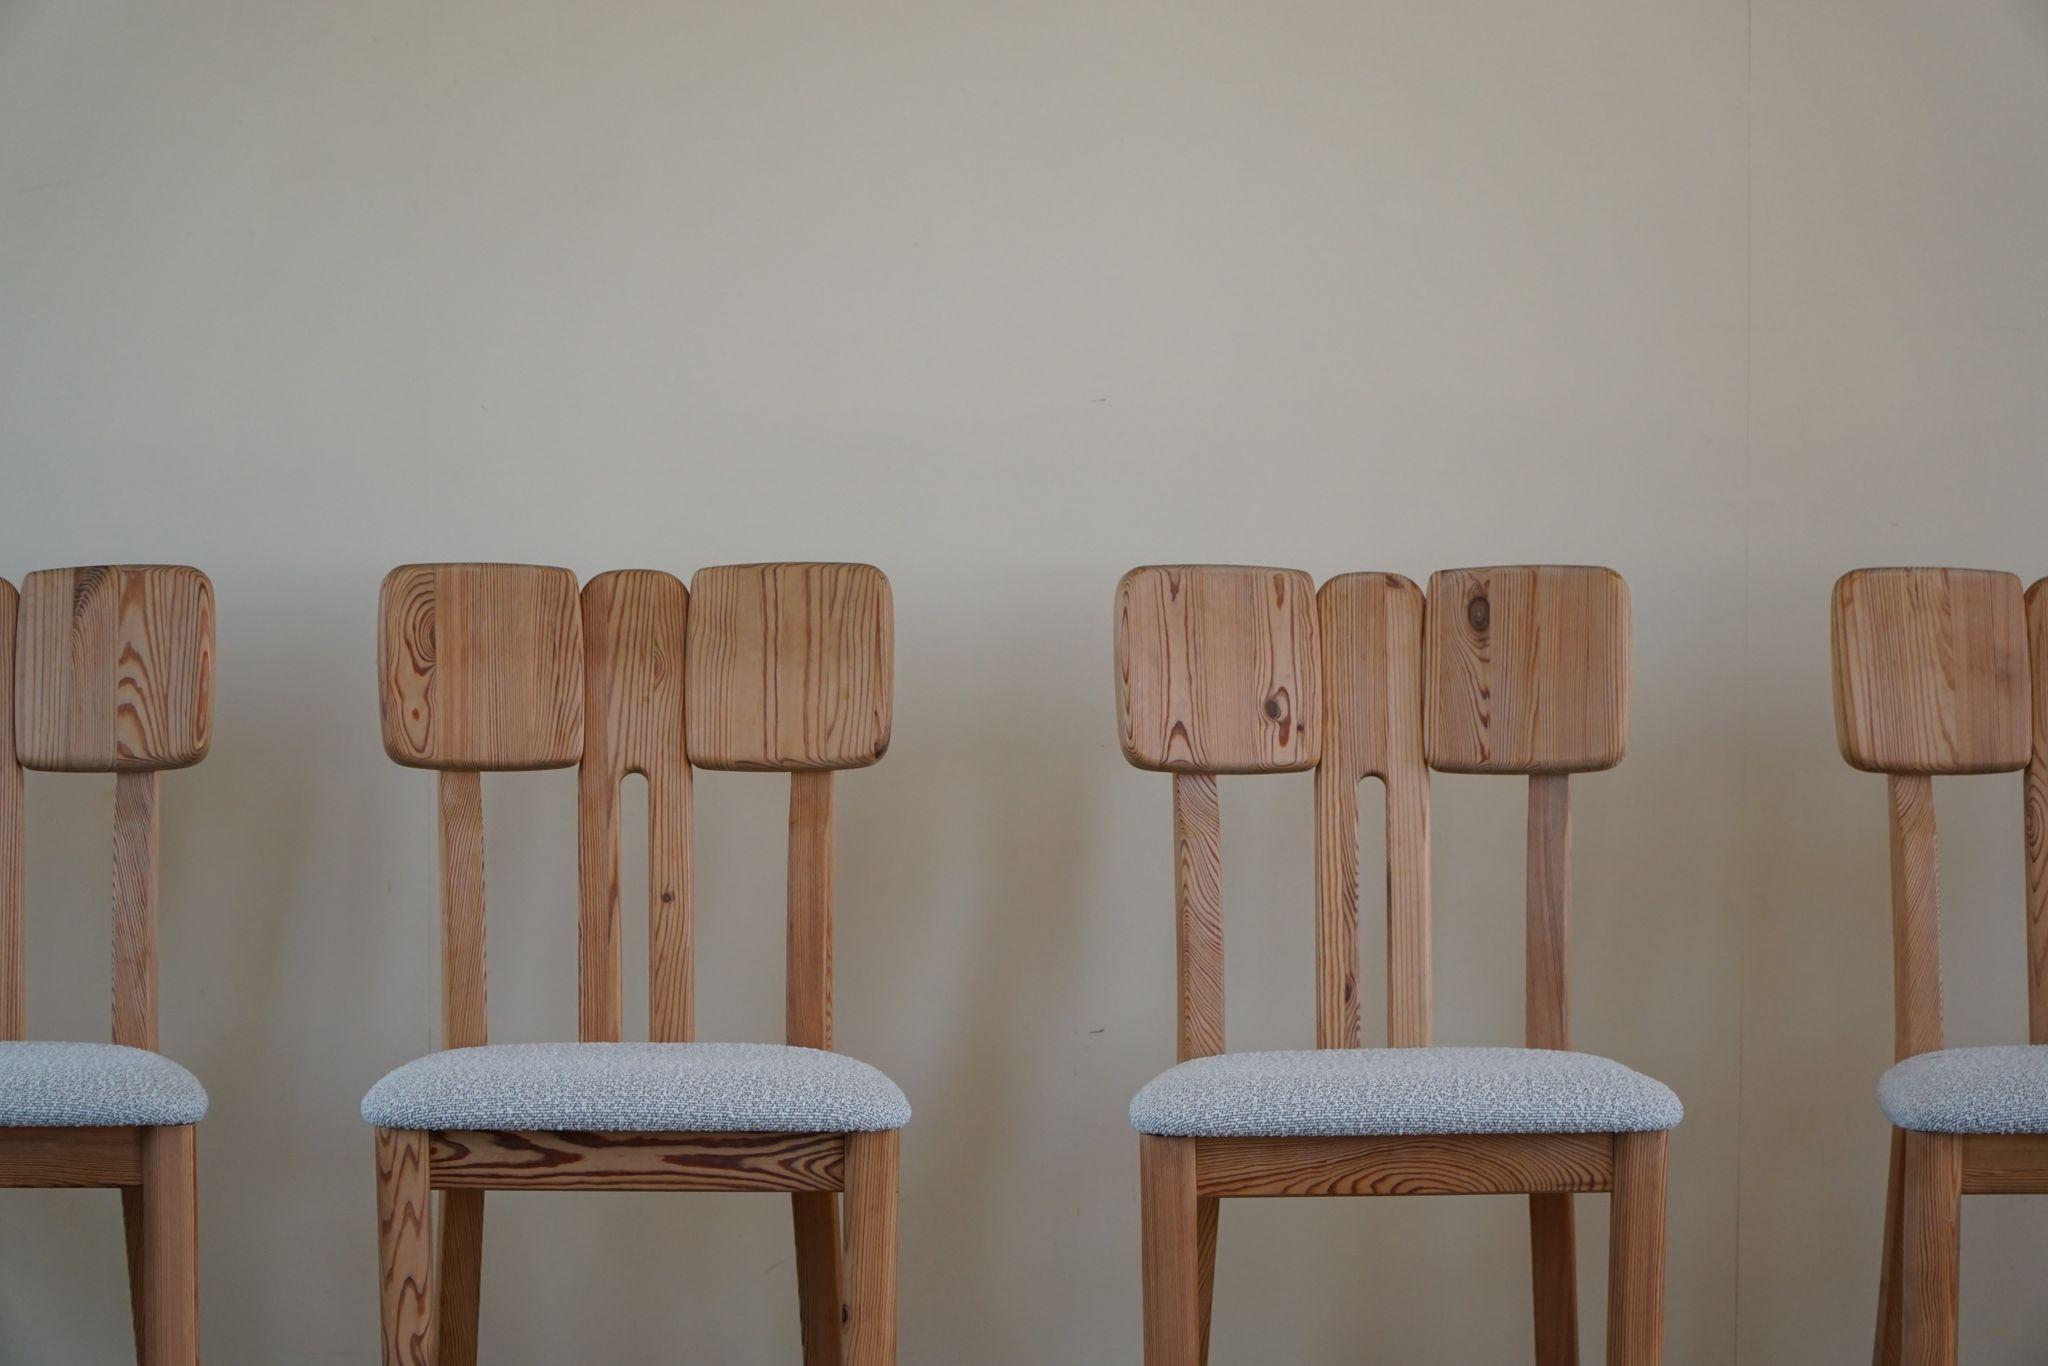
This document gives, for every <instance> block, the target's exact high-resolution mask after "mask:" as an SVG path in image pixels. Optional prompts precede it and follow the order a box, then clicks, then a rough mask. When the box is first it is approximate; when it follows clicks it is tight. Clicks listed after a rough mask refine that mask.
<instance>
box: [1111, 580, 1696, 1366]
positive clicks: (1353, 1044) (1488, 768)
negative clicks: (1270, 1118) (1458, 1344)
mask: <svg viewBox="0 0 2048 1366" xmlns="http://www.w3.org/2000/svg"><path fill="white" fill-rule="evenodd" d="M1204 592H1211V593H1212V594H1214V595H1216V596H1220V597H1229V598H1231V599H1232V601H1231V602H1230V603H1229V604H1227V605H1219V604H1217V603H1214V602H1212V603H1211V604H1209V605H1208V606H1207V607H1204V606H1203V605H1201V604H1200V603H1198V602H1197V601H1196V599H1198V598H1199V597H1200V596H1201V595H1202V594H1203V593H1204ZM1148 595H1149V600H1147V599H1148ZM1489 597H1490V598H1491V599H1492V602H1491V604H1490V603H1489ZM1162 604H1164V605H1163V606H1162ZM1446 611H1448V612H1451V613H1454V614H1455V616H1454V618H1453V619H1452V621H1451V622H1449V623H1446V622H1445V621H1444V620H1443V619H1442V618H1443V616H1444V613H1445V612H1446ZM1489 613H1491V619H1489ZM1428 616H1429V632H1430V633H1431V650H1430V655H1429V659H1428V661H1427V664H1426V661H1425V650H1424V641H1425V629H1424V617H1425V602H1424V596H1423V594H1422V592H1421V591H1420V590H1419V589H1418V588H1417V587H1416V585H1415V584H1414V583H1412V582H1411V581H1409V580H1408V579H1406V578H1403V577H1402V576H1400V575H1398V574H1379V573H1360V574H1346V575H1342V576H1340V577H1338V578H1335V579H1332V580H1330V581H1329V582H1327V583H1325V584H1324V585H1323V586H1322V588H1321V590H1320V592H1316V591H1314V590H1313V581H1312V580H1311V579H1310V578H1309V577H1308V576H1307V575H1306V574H1303V573H1300V572H1299V571H1292V570H1272V569H1253V568H1243V567H1235V566H1157V567H1151V568H1148V569H1141V570H1134V571H1132V573H1131V574H1130V575H1127V576H1126V577H1125V579H1124V581H1123V583H1122V584H1121V585H1120V587H1119V590H1118V615H1117V661H1118V667H1117V683H1118V711H1119V721H1120V726H1121V737H1122V740H1123V747H1124V751H1125V755H1126V757H1127V758H1128V759H1130V761H1131V762H1132V763H1134V764H1136V765H1137V766H1139V767H1142V768H1148V769H1153V770H1156V771H1166V772H1170V773H1171V774H1172V775H1173V824H1174V902H1175V924H1176V943H1177V962H1178V991H1177V1001H1178V1010H1177V1015H1178V1020H1177V1024H1178V1032H1177V1039H1178V1049H1177V1053H1178V1057H1179V1059H1180V1060H1181V1061H1187V1060H1188V1059H1191V1058H1198V1057H1203V1056H1207V1055H1210V1054H1215V1053H1220V1052H1222V1051H1223V990H1222V987H1223V937H1222V904H1221V902H1222V897H1221V890H1222V863H1221V850H1222V842H1221V817H1220V809H1219V806H1218V794H1217V778H1218V776H1219V775H1221V774H1226V773H1261V772H1290V771H1301V770H1303V769H1308V768H1313V769H1314V772H1315V810H1316V841H1315V863H1316V940H1315V942H1316V1046H1317V1047H1318V1048H1357V1047H1359V1046H1360V1039H1361V1034H1360V1023H1359V1001H1358V961H1359V958H1358V954H1359V943H1358V888H1359V852H1358V820H1359V815H1358V786H1359V784H1360V783H1361V782H1362V781H1364V780H1365V779H1367V778H1377V779H1379V780H1380V782H1381V783H1382V784H1383V785H1384V790H1385V794H1386V806H1385V809H1386V848H1387V869H1386V876H1387V884H1386V885H1387V893H1386V901H1387V929H1386V943H1387V1001H1386V1008H1387V1037H1388V1043H1389V1045H1390V1046H1392V1047H1397V1048H1402V1047H1425V1046H1427V1045H1428V1044H1429V1042H1430V1030H1431V1020H1430V1015H1431V1009H1430V1003H1431V947H1430V870H1429V769H1430V767H1431V766H1432V761H1433V762H1434V765H1435V766H1436V767H1438V768H1440V769H1446V770H1451V769H1456V770H1458V771H1466V772H1502V773H1524V774H1527V775H1528V777H1529V828H1528V864H1527V866H1528V886H1527V907H1526V912H1527V922H1528V958H1527V1039H1526V1042H1527V1044H1528V1046H1530V1047H1535V1048H1553V1049H1563V1048H1567V1047H1569V1040H1568V1032H1567V1025H1566V1020H1567V993H1566V971H1565V967H1566V963H1565V957H1566V955H1565V946H1566V936H1565V922H1566V904H1567V900H1568V890H1569V846H1570V832H1571V820H1570V804H1569V803H1570V796H1569V783H1570V775H1571V773H1573V772H1585V771H1592V770H1595V769H1601V768H1607V767H1611V766H1613V765H1614V764H1615V763H1618V762H1619V761H1620V759H1621V757H1622V749H1623V746H1624V744H1625V737H1626V733H1627V697H1628V653H1629V647H1628V614H1627V593H1626V588H1625V585H1623V584H1622V583H1621V581H1620V579H1619V576H1616V575H1612V574H1611V573H1610V572H1609V571H1605V570H1581V569H1576V568H1566V567H1534V566H1523V567H1509V568H1503V569H1492V570H1466V571H1451V572H1448V573H1445V574H1439V575H1437V576H1435V578H1433V580H1432V583H1431V592H1430V599H1429V604H1428ZM1162 617H1163V618H1167V619H1169V620H1168V621H1167V624H1166V625H1165V626H1164V627H1161V625H1160V622H1161V619H1162ZM1539 617H1540V620H1539ZM1509 618H1512V623H1513V624H1514V625H1517V626H1519V628H1520V629H1519V631H1518V633H1517V634H1516V635H1515V636H1514V638H1513V639H1512V640H1511V639H1509V631H1510V627H1511V623H1510V620H1509ZM1539 625H1540V627H1541V631H1542V633H1544V634H1546V635H1550V634H1557V635H1569V636H1571V637H1572V638H1574V639H1581V640H1583V638H1584V636H1585V635H1586V633H1588V632H1589V631H1590V632H1593V633H1595V634H1596V635H1597V643H1598V644H1599V646H1600V648H1601V650H1602V651H1604V652H1605V657H1606V658H1608V659H1609V660H1610V661H1612V663H1611V665H1610V668H1609V674H1610V676H1609V677H1606V678H1596V679H1591V680H1589V679H1586V678H1584V677H1581V676H1578V675H1577V674H1575V673H1574V672H1573V669H1572V667H1571V661H1570V660H1569V659H1568V658H1566V657H1565V656H1563V655H1562V654H1561V653H1557V652H1551V651H1550V650H1549V647H1548V645H1543V646H1540V647H1539V646H1538V645H1537V644H1536V639H1537V635H1538V632H1537V631H1535V630H1533V629H1531V628H1534V627H1537V626H1539ZM1154 631H1159V632H1161V633H1162V634H1163V636H1164V637H1165V638H1164V639H1163V640H1162V641H1159V642H1155V643H1152V644H1147V643H1145V642H1143V641H1141V640H1140V639H1139V636H1140V635H1142V634H1147V633H1151V632H1154ZM1454 643H1461V644H1462V645H1463V646H1464V647H1465V648H1464V650H1463V651H1462V652H1454V651H1453V649H1452V646H1453V644H1454ZM1494 645H1498V646H1499V648H1498V650H1497V651H1495V650H1493V649H1492V648H1491V647H1492V646H1494ZM1538 648H1541V649H1542V650H1544V651H1545V655H1544V659H1545V666H1546V668H1547V669H1548V672H1547V673H1546V674H1544V675H1543V676H1542V677H1540V678H1539V677H1537V676H1536V670H1535V665H1534V663H1533V656H1531V655H1528V654H1525V653H1521V652H1523V651H1528V650H1535V649H1538ZM1494 653H1498V654H1499V655H1500V658H1499V659H1498V660H1492V659H1490V658H1489V656H1490V655H1491V654H1494ZM1488 670H1494V671H1495V672H1493V673H1492V675H1491V676H1489V677H1484V678H1481V677H1478V675H1479V674H1483V673H1486V672H1487V671H1488ZM1475 682H1477V683H1478V684H1481V685H1483V690H1484V691H1488V692H1490V693H1491V694H1492V696H1493V698H1494V700H1495V702H1496V703H1497V704H1498V706H1497V708H1496V711H1495V714H1493V715H1491V716H1490V715H1489V714H1488V713H1487V711H1486V709H1485V708H1484V707H1482V706H1479V705H1478V703H1477V698H1476V695H1475V694H1474V693H1473V692H1472V691H1470V689H1471V688H1472V687H1473V685H1474V684H1475ZM1426 685H1427V688H1426ZM1425 688H1426V691H1427V700H1426V701H1425ZM1539 692H1540V694H1541V696H1542V700H1543V702H1544V707H1543V708H1541V709H1540V712H1541V716H1542V717H1543V718H1545V719H1542V720H1533V721H1532V718H1535V717H1537V716H1538V714H1539V709H1538V708H1537V707H1535V706H1534V705H1532V703H1533V701H1534V699H1535V697H1536V695H1537V694H1538V693H1539ZM1560 693H1569V694H1573V695H1569V696H1565V695H1559V694H1560ZM1572 704H1578V705H1577V706H1576V707H1575V706H1574V705H1572ZM1553 715H1556V716H1562V717H1565V718H1567V720H1568V721H1570V722H1573V723H1575V724H1568V725H1566V726H1564V727H1563V728H1562V729H1560V728H1558V727H1557V726H1555V725H1553V724H1552V723H1551V722H1550V721H1549V720H1548V719H1547V718H1549V717H1551V716H1553ZM1589 718H1590V719H1589ZM1262 722H1263V723H1268V724H1264V725H1263V726H1262ZM1289 727H1292V728H1293V732H1294V740H1293V743H1292V746H1291V747H1290V746H1289V745H1287V744H1283V743H1277V742H1275V741H1274V739H1273V736H1275V735H1276V734H1278V735H1285V733H1286V732H1287V730H1288V728H1289ZM1461 727H1462V729H1460V728H1461ZM1319 728H1320V734H1318V729H1319ZM1426 730H1427V732H1428V737H1429V740H1430V742H1431V743H1429V744H1427V745H1426V744H1425V731H1426ZM1247 734H1248V735H1249V737H1250V738H1249V739H1247V738H1246V736H1247ZM1439 737H1441V742H1440V743H1439ZM1426 749H1427V750H1428V751H1429V753H1428V755H1427V757H1426V755H1425V750H1426ZM1668 1137H1669V1136H1668V1134H1667V1133H1663V1132H1655V1133H1622V1134H1474V1135H1443V1136H1429V1137H1407V1136H1402V1137H1350V1138H1344V1137H1286V1138H1173V1137H1158V1136H1153V1135H1141V1136H1140V1138H1139V1148H1140V1181H1141V1207H1142V1214H1141V1217H1142V1222H1143V1259H1144V1317H1145V1361H1146V1363H1147V1366H1196V1363H1198V1362H1206V1361H1207V1359H1208V1348H1209V1324H1210V1317H1211V1308H1212V1305H1213V1302H1214V1293H1215V1276H1216V1249H1217V1242H1218V1234H1219V1227H1220V1218H1219V1216H1220V1208H1221V1206H1220V1202H1221V1200H1222V1199H1223V1198H1224V1197H1260V1196H1297V1195H1367V1196H1369V1195H1508V1194H1518V1195H1525V1196H1527V1197H1528V1199H1529V1214H1530V1244H1531V1248H1530V1250H1531V1257H1532V1261H1533V1267H1534V1277H1533V1290H1534V1318H1535V1346H1536V1358H1535V1359H1536V1361H1537V1362H1538V1363H1539V1366H1566V1364H1567V1363H1576V1362H1577V1361H1578V1317H1577V1291H1576V1281H1575V1263H1574V1252H1573V1224H1572V1196H1573V1195H1575V1194H1586V1193H1594V1192H1607V1193H1609V1194H1610V1195H1611V1196H1612V1199H1613V1218H1612V1225H1611V1226H1612V1236H1611V1242H1610V1247H1609V1289H1608V1321H1607V1358H1608V1361H1609V1362H1610V1363H1613V1364H1614V1366H1652V1364H1653V1363H1656V1362H1658V1361H1659V1360H1660V1359H1661V1353H1662V1344H1663V1327H1664V1266H1665V1264H1664V1255H1665V1234H1664V1213H1665V1177H1666V1157H1667V1143H1668Z"/></svg>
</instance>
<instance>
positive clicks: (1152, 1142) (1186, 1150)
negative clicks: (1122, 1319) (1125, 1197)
mask: <svg viewBox="0 0 2048 1366" xmlns="http://www.w3.org/2000/svg"><path fill="white" fill-rule="evenodd" d="M1138 1173H1139V1175H1138V1180H1139V1204H1140V1210H1141V1214H1140V1217H1141V1218H1142V1220H1143V1223H1144V1273H1145V1366H1199V1363H1200V1361H1201V1357H1202V1324H1201V1298H1202V1286H1201V1281H1202V1276H1201V1266H1200V1263H1201V1233H1200V1223H1201V1221H1200V1218H1199V1214H1198V1205H1199V1200H1198V1198H1197V1197H1196V1195H1195V1141H1194V1140H1193V1139H1191V1138H1159V1137H1156V1136H1154V1135H1152V1134H1143V1135H1140V1136H1139V1138H1138Z"/></svg>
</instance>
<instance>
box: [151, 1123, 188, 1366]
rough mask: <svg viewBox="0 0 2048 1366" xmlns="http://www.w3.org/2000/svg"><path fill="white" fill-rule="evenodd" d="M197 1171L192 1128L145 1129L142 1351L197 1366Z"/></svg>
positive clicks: (158, 1362)
mask: <svg viewBox="0 0 2048 1366" xmlns="http://www.w3.org/2000/svg"><path fill="white" fill-rule="evenodd" d="M198 1180H199V1167H198V1159H197V1156H196V1149H195V1146H194V1135H193V1129H192V1126H191V1125H189V1124H186V1125H177V1126H171V1127H164V1128H153V1129H144V1130H143V1131H142V1243H143V1253H142V1265H143V1268H144V1274H143V1283H142V1314H141V1322H142V1350H141V1351H140V1352H138V1353H137V1355H138V1356H139V1358H140V1359H141V1360H142V1361H144V1362H146V1363H148V1366H199V1186H198Z"/></svg>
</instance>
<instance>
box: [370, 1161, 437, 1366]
mask: <svg viewBox="0 0 2048 1366" xmlns="http://www.w3.org/2000/svg"><path fill="white" fill-rule="evenodd" d="M427 1164H428V1154H427V1135H426V1134H425V1132H423V1131H422V1130H418V1129H379V1130H377V1269H378V1272H379V1275H380V1278H381V1281H380V1283H381V1287H382V1309H383V1312H382V1317H381V1326H382V1333H383V1342H384V1349H383V1366H434V1334H433V1321H434V1320H433V1306H434V1276H433V1265H434V1212H433V1211H434V1205H433V1192H432V1189H431V1184H430V1181H429V1168H428V1165H427Z"/></svg>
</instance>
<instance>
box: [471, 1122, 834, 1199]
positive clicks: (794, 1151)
mask: <svg viewBox="0 0 2048 1366" xmlns="http://www.w3.org/2000/svg"><path fill="white" fill-rule="evenodd" d="M845 1149H846V1138H845V1135H843V1134H781V1133H775V1134H760V1133H703V1134H691V1133H585V1132H569V1131H563V1132H555V1131H537V1130H511V1129H489V1130H452V1129H451V1130H442V1131H437V1132H436V1133H435V1134H434V1135H433V1148H432V1154H431V1155H432V1171H433V1184H434V1188H435V1189H436V1190H506V1189H518V1190H622V1191H624V1190H637V1191H836V1190H839V1189H841V1188H842V1187H843V1185H844V1183H845V1174H844V1173H845V1165H844V1164H845Z"/></svg>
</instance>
